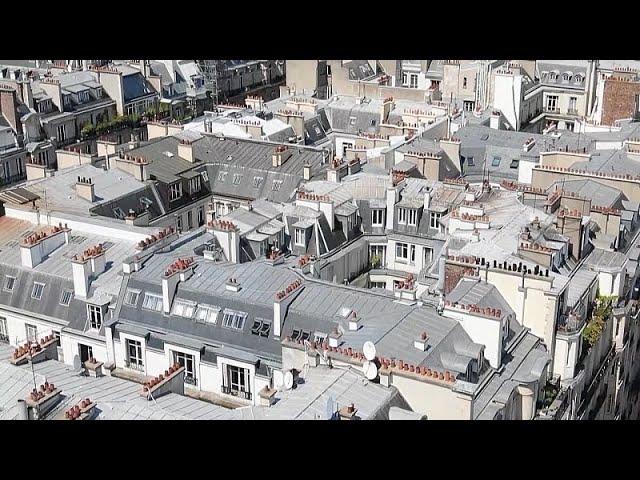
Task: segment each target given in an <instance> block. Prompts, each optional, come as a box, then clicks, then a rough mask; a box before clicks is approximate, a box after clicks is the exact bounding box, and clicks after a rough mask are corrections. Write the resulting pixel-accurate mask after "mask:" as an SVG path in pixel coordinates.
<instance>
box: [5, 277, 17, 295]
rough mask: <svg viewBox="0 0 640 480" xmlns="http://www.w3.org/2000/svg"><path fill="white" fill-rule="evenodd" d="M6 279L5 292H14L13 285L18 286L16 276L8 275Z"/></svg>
mask: <svg viewBox="0 0 640 480" xmlns="http://www.w3.org/2000/svg"><path fill="white" fill-rule="evenodd" d="M4 278H5V281H4V291H5V292H13V287H15V286H16V277H11V276H9V275H7V276H6V277H4Z"/></svg>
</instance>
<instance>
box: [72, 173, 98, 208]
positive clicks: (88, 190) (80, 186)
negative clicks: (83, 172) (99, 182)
mask: <svg viewBox="0 0 640 480" xmlns="http://www.w3.org/2000/svg"><path fill="white" fill-rule="evenodd" d="M76 194H77V195H78V196H79V197H80V198H84V199H85V200H88V201H89V202H91V203H93V202H95V201H96V194H95V184H94V183H93V181H92V180H91V178H85V177H78V180H77V181H76Z"/></svg>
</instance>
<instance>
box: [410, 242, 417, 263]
mask: <svg viewBox="0 0 640 480" xmlns="http://www.w3.org/2000/svg"><path fill="white" fill-rule="evenodd" d="M409 253H410V255H409V263H416V246H415V245H411V248H410V249H409Z"/></svg>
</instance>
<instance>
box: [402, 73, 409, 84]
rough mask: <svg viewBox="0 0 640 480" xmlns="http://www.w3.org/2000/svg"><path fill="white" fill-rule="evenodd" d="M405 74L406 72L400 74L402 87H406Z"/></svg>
mask: <svg viewBox="0 0 640 480" xmlns="http://www.w3.org/2000/svg"><path fill="white" fill-rule="evenodd" d="M407 80H408V79H407V73H406V72H402V85H403V86H406V85H407Z"/></svg>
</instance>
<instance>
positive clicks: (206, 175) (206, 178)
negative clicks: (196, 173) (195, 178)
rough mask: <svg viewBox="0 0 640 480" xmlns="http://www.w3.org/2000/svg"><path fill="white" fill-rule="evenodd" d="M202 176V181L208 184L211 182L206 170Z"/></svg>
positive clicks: (201, 173)
mask: <svg viewBox="0 0 640 480" xmlns="http://www.w3.org/2000/svg"><path fill="white" fill-rule="evenodd" d="M200 175H202V179H203V180H204V181H205V182H208V181H209V174H208V173H207V172H206V170H205V171H202V172H200Z"/></svg>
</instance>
